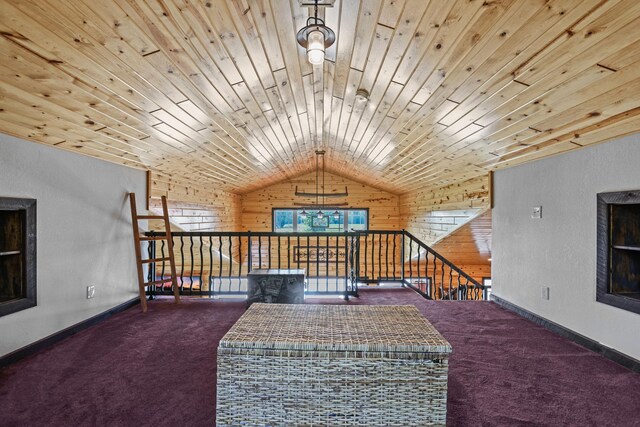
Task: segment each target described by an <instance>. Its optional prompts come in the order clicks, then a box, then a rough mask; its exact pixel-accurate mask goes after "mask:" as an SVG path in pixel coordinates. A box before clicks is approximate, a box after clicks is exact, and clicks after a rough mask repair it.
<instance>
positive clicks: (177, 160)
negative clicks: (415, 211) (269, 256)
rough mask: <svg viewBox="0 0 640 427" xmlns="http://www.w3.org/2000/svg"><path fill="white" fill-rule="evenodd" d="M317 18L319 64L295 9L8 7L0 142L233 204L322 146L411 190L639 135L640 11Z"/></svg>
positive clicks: (0, 23)
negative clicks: (309, 56) (113, 165)
mask: <svg viewBox="0 0 640 427" xmlns="http://www.w3.org/2000/svg"><path fill="white" fill-rule="evenodd" d="M321 14H322V15H324V17H325V18H326V22H327V25H328V26H330V27H331V28H332V29H333V30H334V31H335V32H336V35H337V41H336V43H335V44H334V45H333V46H331V47H330V48H329V49H328V50H327V55H326V61H325V62H324V65H323V66H321V67H312V66H311V65H310V64H309V63H308V62H307V61H306V56H305V52H304V49H303V48H302V47H300V46H298V45H297V43H296V40H295V35H296V32H297V30H298V29H299V28H301V27H302V26H303V25H305V21H306V18H307V17H308V15H309V10H308V9H307V8H306V7H301V6H300V4H299V1H298V0H227V1H223V0H209V1H196V0H113V1H93V0H48V1H47V0H40V1H23V0H2V1H1V2H0V32H1V34H2V37H0V49H1V51H2V52H1V54H2V61H1V62H0V70H1V78H0V102H1V106H0V131H1V132H4V133H8V134H12V135H16V136H20V137H23V138H27V139H32V140H36V141H39V142H42V143H46V144H50V145H55V146H57V147H60V148H64V149H69V150H73V151H77V152H81V153H85V154H88V155H91V156H95V157H99V158H102V159H106V160H109V161H114V162H119V163H123V164H126V165H131V166H134V167H139V168H145V169H150V170H152V171H158V172H162V173H165V174H169V175H172V176H175V177H178V178H182V179H186V180H189V181H190V182H192V183H193V185H199V186H208V187H215V188H219V189H224V190H229V191H233V192H240V193H242V192H247V191H249V190H251V189H254V188H256V187H259V186H263V185H266V184H268V183H271V182H275V181H278V180H281V179H284V178H287V177H291V176H295V175H297V174H300V173H303V172H305V171H308V170H310V169H312V168H313V165H314V151H315V150H316V149H318V148H324V149H326V150H327V156H326V157H327V168H328V169H329V170H332V171H334V172H336V173H339V174H342V175H345V176H348V177H352V178H355V179H357V180H359V181H364V182H366V183H369V184H371V185H375V186H378V187H381V188H384V189H386V190H388V191H392V192H395V193H406V192H409V191H412V190H416V189H418V188H425V187H431V186H440V185H445V184H449V183H452V182H456V181H460V180H464V179H469V178H472V177H476V176H479V175H483V174H486V173H487V171H489V170H492V169H495V168H500V167H504V166H508V165H513V164H517V163H521V162H525V161H529V160H532V159H535V158H539V157H544V156H547V155H552V154H555V153H558V152H562V151H567V150H571V149H575V148H579V147H581V146H583V145H587V144H591V143H596V142H600V141H603V140H607V139H611V138H614V137H616V136H620V135H624V134H628V133H632V132H636V131H638V130H640V63H639V61H640V2H638V1H637V0H608V1H607V0H555V1H554V0H431V1H427V0H387V1H382V0H366V1H356V0H336V1H335V3H334V7H330V8H326V9H321ZM358 89H364V90H366V91H367V93H368V97H367V96H360V95H357V94H356V92H358ZM360 93H362V92H360Z"/></svg>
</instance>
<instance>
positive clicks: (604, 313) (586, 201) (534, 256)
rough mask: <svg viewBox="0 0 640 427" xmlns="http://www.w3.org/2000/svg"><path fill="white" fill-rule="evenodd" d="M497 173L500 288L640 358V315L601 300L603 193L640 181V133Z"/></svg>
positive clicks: (496, 273) (496, 286) (495, 272)
mask: <svg viewBox="0 0 640 427" xmlns="http://www.w3.org/2000/svg"><path fill="white" fill-rule="evenodd" d="M494 178H495V179H494V196H495V208H494V209H493V248H492V257H493V265H492V276H493V291H494V294H495V295H497V296H499V297H501V298H503V299H505V300H507V301H509V302H511V303H513V304H516V305H518V306H520V307H522V308H524V309H526V310H529V311H531V312H533V313H536V314H537V315H539V316H541V317H544V318H546V319H548V320H551V321H553V322H555V323H558V324H560V325H562V326H565V327H567V328H569V329H571V330H573V331H575V332H578V333H580V334H582V335H585V336H587V337H589V338H591V339H593V340H595V341H598V342H600V343H602V344H604V345H606V346H608V347H612V348H614V349H616V350H618V351H620V352H622V353H625V354H627V355H630V356H632V357H634V358H636V359H640V332H639V331H640V315H638V314H635V313H632V312H629V311H625V310H622V309H619V308H616V307H612V306H609V305H605V304H602V303H599V302H596V205H597V203H596V194H597V193H601V192H609V191H623V190H639V189H640V134H636V135H631V136H628V137H625V138H622V139H619V140H616V141H612V142H608V143H605V144H600V145H597V146H593V147H589V148H583V149H579V150H577V151H574V152H570V153H567V154H563V155H560V156H556V157H552V158H548V159H543V160H539V161H536V162H533V163H529V164H525V165H522V166H516V167H513V168H510V169H505V170H501V171H498V172H496V174H495V176H494ZM539 205H541V206H542V219H532V218H531V208H532V207H533V206H539ZM542 286H549V287H550V299H549V300H548V301H547V300H543V299H542V296H541V294H542V291H541V287H542Z"/></svg>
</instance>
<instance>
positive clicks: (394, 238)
mask: <svg viewBox="0 0 640 427" xmlns="http://www.w3.org/2000/svg"><path fill="white" fill-rule="evenodd" d="M397 241H398V234H397V233H394V234H393V261H392V265H393V280H397V279H398V277H397V276H396V250H397V249H396V242H397ZM403 285H404V284H403Z"/></svg>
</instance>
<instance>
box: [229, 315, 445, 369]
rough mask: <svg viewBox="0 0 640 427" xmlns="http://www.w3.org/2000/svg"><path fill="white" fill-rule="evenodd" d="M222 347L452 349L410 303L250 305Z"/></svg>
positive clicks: (439, 351) (409, 353) (369, 350)
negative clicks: (375, 304)
mask: <svg viewBox="0 0 640 427" xmlns="http://www.w3.org/2000/svg"><path fill="white" fill-rule="evenodd" d="M219 348H220V349H221V350H222V349H225V348H226V349H232V348H233V349H240V348H242V349H264V350H290V351H302V352H309V351H323V352H337V351H340V352H345V351H346V352H356V353H362V354H364V355H365V356H366V354H367V353H389V352H392V353H394V357H403V356H402V354H403V353H405V354H406V357H407V358H409V357H410V358H414V357H416V354H425V355H426V354H433V353H437V354H442V355H446V354H448V353H450V352H451V345H449V343H448V342H447V341H446V340H445V339H444V338H443V337H442V335H440V333H439V332H438V331H437V330H436V329H435V328H434V327H433V326H432V325H431V323H429V321H427V319H425V318H424V316H422V314H420V312H419V311H418V309H417V308H416V307H414V306H412V305H403V306H398V305H387V306H365V305H360V306H337V305H300V304H260V303H256V304H253V305H252V306H251V307H250V308H249V309H248V310H247V311H246V312H245V313H244V314H243V315H242V317H240V319H238V321H237V322H236V324H235V325H233V327H232V328H231V329H230V330H229V332H227V334H226V335H225V336H224V337H223V338H222V340H221V341H220V344H219Z"/></svg>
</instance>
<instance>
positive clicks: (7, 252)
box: [0, 197, 37, 316]
mask: <svg viewBox="0 0 640 427" xmlns="http://www.w3.org/2000/svg"><path fill="white" fill-rule="evenodd" d="M36 293H37V292H36V201H35V200H33V199H15V198H7V197H0V316H4V315H7V314H10V313H15V312H16V311H20V310H24V309H26V308H29V307H33V306H35V305H36Z"/></svg>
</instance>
